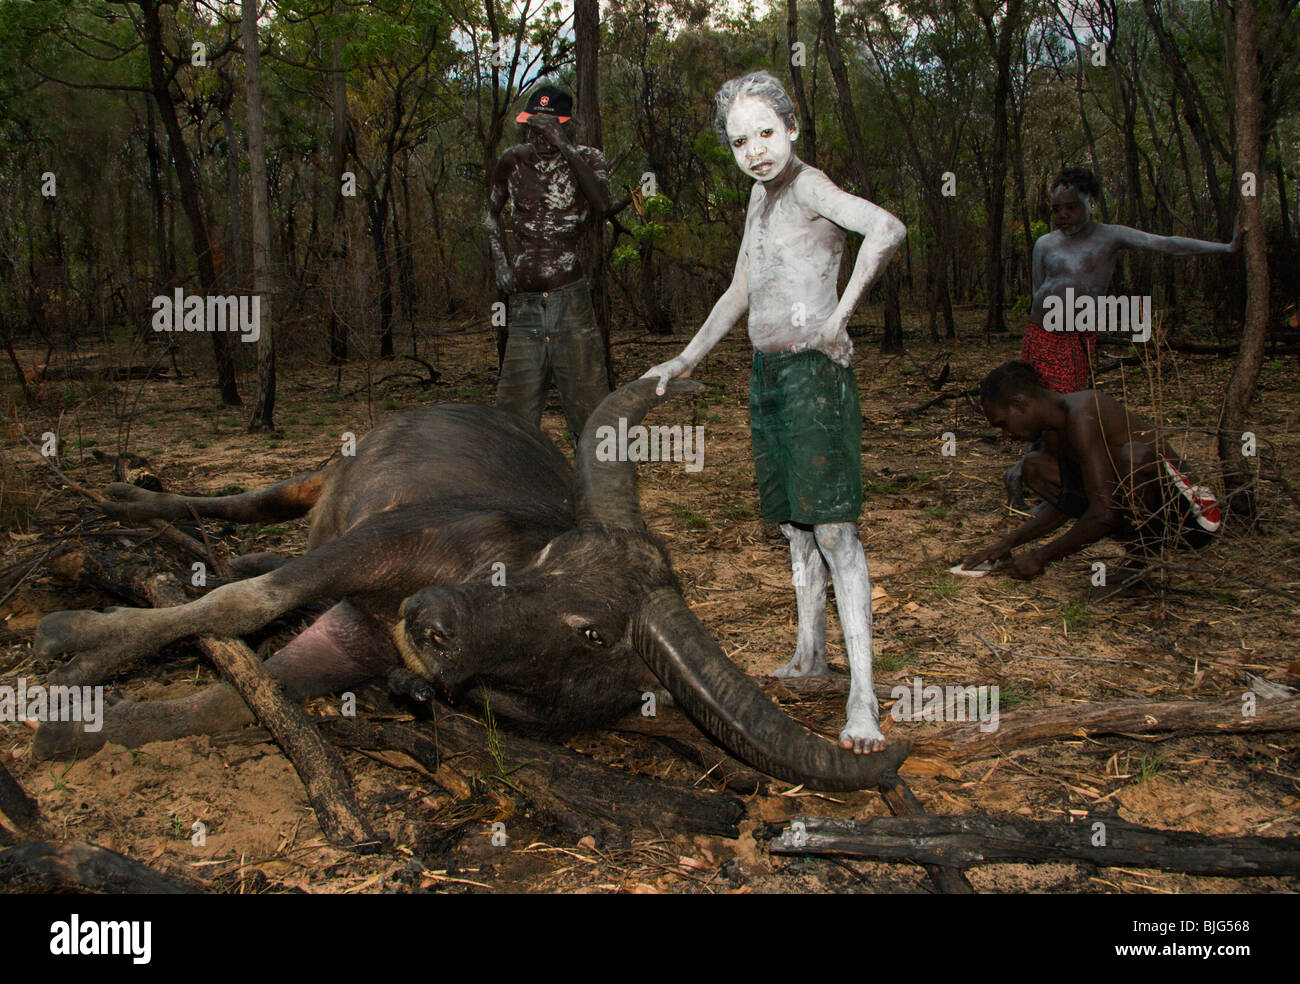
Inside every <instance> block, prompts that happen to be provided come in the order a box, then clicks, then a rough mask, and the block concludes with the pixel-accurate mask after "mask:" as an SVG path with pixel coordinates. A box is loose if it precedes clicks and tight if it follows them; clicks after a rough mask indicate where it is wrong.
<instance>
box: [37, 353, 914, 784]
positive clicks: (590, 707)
mask: <svg viewBox="0 0 1300 984" xmlns="http://www.w3.org/2000/svg"><path fill="white" fill-rule="evenodd" d="M655 385H656V381H655V380H653V379H642V380H638V381H636V382H633V383H630V384H628V385H627V386H624V387H623V388H622V389H620V390H618V391H617V392H615V393H612V394H611V395H610V396H609V397H607V398H606V399H605V401H604V402H603V403H602V404H601V405H600V407H599V408H598V409H597V410H596V412H595V413H594V414H593V415H592V417H591V419H590V420H589V421H588V423H587V426H586V429H585V431H584V433H583V437H582V440H581V442H580V444H579V448H578V453H577V475H576V476H575V474H574V470H573V468H572V467H571V466H570V465H569V463H568V461H567V460H566V459H565V458H564V456H563V455H562V454H560V452H559V451H558V450H557V449H556V448H555V446H554V445H553V444H552V443H551V442H550V441H549V440H548V439H547V437H546V436H545V435H544V434H543V433H542V432H541V431H540V430H539V429H537V428H536V427H534V426H532V425H531V424H529V423H527V422H525V421H524V420H522V419H520V418H518V417H516V416H514V415H512V414H510V413H507V412H505V411H502V410H499V409H497V408H495V407H488V406H477V405H469V404H455V403H452V404H440V405H436V406H429V407H421V408H419V409H414V410H408V411H406V412H405V413H402V414H400V415H398V416H396V417H394V418H392V419H391V420H388V421H386V422H385V423H383V424H381V425H380V426H379V427H376V428H375V429H374V430H373V431H371V432H370V433H369V434H367V435H366V436H365V437H364V438H363V439H362V440H361V441H360V442H359V443H358V444H357V446H356V453H355V455H353V456H349V457H341V458H339V459H336V460H335V461H334V462H333V463H331V464H330V465H329V466H328V467H326V468H325V469H323V470H322V471H319V472H315V473H313V474H310V475H304V476H301V477H298V478H292V479H289V480H288V481H285V482H281V483H280V484H278V485H275V486H272V487H271V488H269V489H264V490H260V491H255V492H245V493H241V494H239V495H230V496H221V497H218V498H202V497H187V496H176V495H167V494H160V493H155V492H148V491H145V490H143V489H139V488H136V487H134V486H130V485H121V484H115V485H111V486H109V494H110V495H111V496H112V497H113V498H114V499H116V500H118V501H116V502H106V503H105V504H104V508H105V511H106V512H107V513H108V514H109V515H110V516H113V517H116V518H120V519H123V520H130V521H136V522H138V521H142V520H146V519H151V518H162V519H178V518H183V517H185V516H187V515H189V513H190V510H191V509H193V510H194V511H195V512H196V513H197V514H198V515H200V516H209V517H215V518H220V519H225V520H232V521H236V522H274V521H277V520H284V519H289V518H292V517H297V516H302V515H306V514H308V513H310V515H311V532H310V536H309V539H308V545H307V552H306V553H305V554H304V555H303V556H301V557H296V558H293V559H290V560H287V561H284V562H283V563H281V564H280V565H279V566H274V567H273V569H271V570H269V571H267V572H265V573H260V574H258V575H257V576H254V577H249V578H247V579H246V580H239V581H234V582H232V583H229V584H224V585H222V586H220V587H217V588H215V589H214V590H212V591H211V592H209V593H208V594H206V595H205V596H203V597H202V598H200V599H198V600H197V601H193V602H190V603H188V604H185V605H179V606H177V607H174V608H160V609H136V608H124V609H116V610H111V611H108V612H90V611H67V612H56V613H54V614H52V615H49V616H47V617H46V618H45V619H44V620H43V621H42V622H41V624H40V627H39V628H38V630H37V634H36V641H35V644H34V648H35V651H36V654H37V655H38V656H40V657H44V658H47V659H49V658H54V657H57V656H65V655H66V656H71V657H73V658H72V659H71V660H70V661H69V662H67V663H64V664H63V665H61V666H59V667H57V668H55V669H54V670H53V671H52V672H51V673H50V674H49V678H48V679H49V682H50V683H61V684H82V685H84V684H88V683H94V682H96V681H98V680H100V679H103V678H104V677H105V676H106V675H107V674H108V673H109V672H111V670H112V669H113V668H114V667H117V666H120V665H121V664H122V663H123V662H125V661H126V660H127V659H130V658H133V657H137V656H142V655H146V654H148V653H152V652H154V651H155V650H157V649H158V648H159V647H161V646H164V645H166V644H167V643H169V642H172V641H174V640H177V639H180V638H182V637H185V636H190V635H202V634H218V635H238V634H242V633H248V632H253V631H255V630H257V629H259V628H260V627H262V626H263V625H265V624H266V623H268V622H269V621H271V620H272V619H274V618H276V617H278V616H280V615H282V614H284V613H285V612H288V611H290V610H292V609H294V608H297V607H299V606H302V605H304V604H307V603H310V602H319V601H336V602H337V604H335V605H334V606H333V607H332V608H330V609H329V610H328V611H327V612H326V613H325V614H323V615H322V616H321V617H320V618H319V619H317V621H316V622H315V623H313V624H312V625H311V626H310V627H309V628H308V629H306V630H305V631H303V632H302V633H301V634H299V635H298V636H297V637H296V638H295V639H294V640H293V641H292V642H290V643H289V644H288V645H287V646H286V647H285V648H284V649H282V650H281V651H280V652H278V653H276V654H275V655H274V656H272V657H271V659H270V660H268V662H267V667H268V669H270V670H271V671H272V672H273V673H274V674H275V676H276V677H278V678H279V679H280V680H281V681H282V682H283V683H284V684H285V687H286V689H287V690H288V692H289V694H290V696H292V697H296V698H300V699H301V698H307V697H311V696H319V695H323V694H329V693H336V692H339V691H341V690H345V689H347V688H349V687H353V686H356V685H357V684H359V683H361V682H363V681H364V680H366V679H368V678H370V677H373V676H376V675H378V674H382V673H385V672H389V671H391V670H393V669H395V668H397V667H399V666H400V665H401V664H405V666H406V668H407V669H408V670H409V671H412V672H414V673H415V674H418V675H419V676H420V677H422V678H424V679H426V680H428V681H431V682H432V684H433V685H434V686H436V687H437V688H438V689H440V690H442V691H443V692H445V693H446V694H447V695H449V696H450V697H451V698H452V699H453V700H461V699H465V700H470V701H475V700H477V699H479V698H480V695H481V694H482V693H484V692H486V693H487V694H488V695H489V696H490V699H491V706H492V710H493V712H494V714H495V715H496V716H497V717H498V718H501V719H504V720H506V721H514V722H518V723H520V724H523V725H527V726H530V727H532V728H535V729H536V728H542V729H546V730H549V731H554V732H562V731H566V730H568V731H572V730H577V729H581V728H584V727H589V726H592V725H597V724H601V723H607V722H609V721H611V720H613V719H615V718H617V717H619V716H620V715H623V714H626V713H628V712H630V711H632V710H634V709H635V708H637V707H638V706H639V705H640V703H641V700H642V694H643V693H644V692H645V691H646V690H647V689H649V688H652V687H653V686H655V683H654V681H655V678H658V680H659V681H661V682H662V684H663V685H664V686H665V687H666V688H667V689H668V691H669V692H670V693H671V694H672V695H673V698H674V699H675V700H676V702H677V703H678V705H679V706H680V707H681V708H682V709H683V710H684V711H685V712H686V713H687V714H688V715H689V716H690V717H691V718H692V720H694V721H695V723H696V724H697V725H698V726H699V727H700V728H701V729H702V730H704V731H705V732H706V733H707V734H709V735H710V736H712V738H713V739H714V740H715V741H716V742H717V743H718V744H720V745H721V746H722V747H724V748H725V749H726V750H727V751H728V752H730V753H731V754H732V755H733V756H735V757H736V758H738V759H740V760H742V761H744V762H746V763H748V764H749V765H751V766H753V767H755V768H756V769H759V770H761V771H763V772H766V773H768V774H770V775H772V776H775V777H777V778H779V779H782V780H785V781H787V782H793V783H806V784H807V785H808V786H809V787H812V788H816V789H826V790H841V789H857V788H864V787H869V786H872V785H874V784H875V783H876V780H877V778H878V777H879V776H880V774H881V773H882V772H884V771H885V770H887V769H892V768H895V767H897V766H898V764H899V763H900V762H902V760H903V759H904V758H905V757H906V755H907V750H908V748H907V744H906V742H899V743H897V744H894V745H892V746H890V747H889V748H887V749H885V750H884V751H882V752H877V753H873V754H869V755H855V754H853V753H852V752H849V751H845V750H843V749H841V748H839V747H837V746H836V745H834V744H832V743H831V742H829V741H826V740H824V739H822V738H821V737H819V736H817V735H815V734H812V733H811V732H809V731H807V730H805V729H804V728H802V727H800V726H799V725H797V724H796V723H795V722H794V721H792V720H791V719H790V718H789V717H788V716H787V715H786V714H785V713H784V712H783V711H782V710H781V709H780V708H779V707H778V706H777V705H776V704H774V703H773V702H772V701H771V700H770V699H769V698H768V697H767V696H766V695H765V694H764V693H763V692H762V691H761V690H760V689H759V688H758V687H757V686H756V685H755V683H754V682H753V681H752V680H751V679H750V678H749V677H748V676H746V674H745V673H744V672H742V671H741V670H740V669H739V668H738V667H736V666H735V665H734V664H732V663H731V661H730V660H728V659H727V657H726V655H725V654H724V653H723V652H722V650H721V648H720V647H719V646H718V644H717V643H716V642H715V641H714V640H713V638H712V637H711V636H710V634H709V632H708V630H707V629H705V628H704V626H703V625H702V624H701V623H700V622H699V621H698V620H697V619H696V618H695V616H694V615H693V614H691V611H690V609H689V608H688V607H687V605H686V603H685V601H684V600H683V598H682V595H681V590H680V587H679V585H678V582H677V579H676V577H675V576H674V574H673V571H672V567H671V566H670V564H669V561H668V556H667V553H666V552H665V550H664V547H663V546H662V544H661V543H660V542H659V540H658V539H657V538H656V537H655V536H654V535H653V534H651V533H650V532H649V531H648V530H647V529H646V526H645V523H644V522H643V520H642V518H641V510H640V504H639V500H638V497H637V492H636V465H635V463H632V462H627V461H601V460H598V456H597V455H596V453H595V451H594V448H595V446H596V443H597V441H596V437H595V435H596V434H597V433H599V432H600V428H602V427H603V426H612V427H615V428H616V429H617V427H618V424H619V421H620V418H622V419H623V420H624V421H625V424H624V426H625V427H629V428H630V427H632V426H635V425H636V424H638V423H640V421H641V420H642V419H643V418H644V417H645V414H646V412H647V411H648V410H649V409H650V407H651V406H653V405H654V404H655V403H657V402H659V401H660V399H662V398H656V397H655V395H654V392H655ZM699 388H701V387H699V385H698V384H697V383H692V382H689V381H686V380H682V381H678V382H674V383H673V384H672V385H671V386H670V387H669V392H670V394H674V393H675V394H680V393H684V392H694V391H696V390H698V389H699ZM503 580H504V584H502V581H503ZM251 720H252V717H251V714H250V713H249V711H248V710H247V708H245V706H244V704H243V703H242V701H241V700H240V699H239V697H238V695H237V694H236V693H235V691H234V689H233V688H231V687H230V686H229V685H227V684H217V685H215V686H212V687H209V688H207V689H205V690H202V691H200V692H198V693H196V694H195V695H193V696H191V697H188V698H183V699H181V700H174V701H148V702H128V701H123V702H121V703H118V704H115V705H113V706H112V707H110V708H109V709H108V711H107V712H106V714H105V721H104V727H103V730H102V731H101V732H99V733H98V734H97V735H82V734H81V733H80V731H79V730H76V731H73V730H71V729H73V728H79V726H69V725H43V726H42V727H41V729H40V730H39V731H38V732H37V735H36V748H35V751H36V754H37V755H42V756H51V755H56V754H60V753H61V752H66V751H68V750H69V748H70V747H71V746H73V745H75V744H77V743H80V745H81V747H82V748H86V747H87V745H88V744H89V743H93V744H96V745H97V744H102V743H103V741H105V740H108V741H114V742H119V743H122V744H127V745H138V744H142V743H143V742H146V741H151V740H157V739H160V738H171V737H179V736H181V735H185V734H194V733H201V732H215V731H222V730H232V729H235V728H238V727H241V726H242V725H244V724H246V723H249V722H250V721H251Z"/></svg>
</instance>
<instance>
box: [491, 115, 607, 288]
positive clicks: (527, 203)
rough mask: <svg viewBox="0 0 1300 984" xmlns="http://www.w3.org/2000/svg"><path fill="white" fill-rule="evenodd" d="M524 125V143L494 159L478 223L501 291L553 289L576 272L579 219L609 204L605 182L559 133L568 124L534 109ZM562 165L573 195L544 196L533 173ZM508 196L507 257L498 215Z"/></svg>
mask: <svg viewBox="0 0 1300 984" xmlns="http://www.w3.org/2000/svg"><path fill="white" fill-rule="evenodd" d="M522 126H523V127H524V128H525V129H526V131H527V133H528V140H529V142H528V143H525V144H519V145H517V146H514V147H511V148H510V149H509V150H507V151H506V152H505V153H504V154H502V155H501V159H500V160H499V161H498V162H497V166H496V170H495V171H493V173H492V192H491V196H490V197H489V199H488V214H487V218H486V220H485V222H484V225H485V226H486V228H487V234H488V243H489V245H490V246H491V248H492V266H493V270H494V272H495V275H496V282H497V286H498V287H500V288H501V290H503V291H504V292H506V293H507V294H514V293H517V292H526V293H531V292H537V291H545V290H553V289H555V288H557V287H563V286H564V285H566V284H571V283H573V282H574V281H575V280H578V279H579V278H581V277H582V275H583V271H582V265H581V260H580V255H581V247H582V240H583V236H584V224H585V222H586V221H589V220H599V219H603V218H604V217H605V216H606V215H607V214H608V213H609V209H610V197H609V189H608V187H607V186H606V184H605V182H604V181H602V180H601V179H600V177H599V175H597V174H596V172H595V170H593V169H592V167H591V165H590V164H589V163H587V161H586V159H585V158H584V157H583V156H582V154H581V153H580V152H579V150H578V148H577V146H576V145H575V144H574V143H573V141H572V140H571V139H570V136H569V134H568V133H566V132H565V126H566V124H562V123H560V122H559V121H558V120H557V119H556V118H555V117H554V116H548V115H547V114H545V113H534V114H533V115H531V116H530V117H529V118H528V119H527V121H526V122H525V123H523V124H522ZM521 165H524V166H521ZM566 166H567V169H568V171H569V173H570V174H571V175H572V177H573V179H574V180H576V184H577V188H576V191H577V192H578V194H575V195H573V196H571V197H572V200H571V201H569V202H567V203H564V202H561V201H559V200H551V201H548V197H547V185H546V183H545V182H544V181H543V180H542V178H541V177H540V176H539V175H538V171H539V170H542V171H546V170H549V169H551V168H559V167H566ZM556 178H563V176H562V175H559V174H556V175H554V176H553V177H552V182H554V181H555V180H556ZM507 201H511V202H513V205H514V228H515V245H516V250H515V258H514V262H513V263H511V261H510V259H509V257H507V255H506V249H505V225H504V223H503V221H502V213H503V211H504V210H505V207H506V202H507Z"/></svg>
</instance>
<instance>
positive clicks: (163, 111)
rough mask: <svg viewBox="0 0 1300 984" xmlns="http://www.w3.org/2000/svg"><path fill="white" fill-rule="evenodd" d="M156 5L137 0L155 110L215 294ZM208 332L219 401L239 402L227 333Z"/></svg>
mask: <svg viewBox="0 0 1300 984" xmlns="http://www.w3.org/2000/svg"><path fill="white" fill-rule="evenodd" d="M158 7H159V2H158V0H140V9H141V12H142V13H143V18H142V21H143V27H144V38H145V50H146V54H147V56H148V59H149V87H150V90H151V91H152V92H153V97H154V101H155V103H156V104H157V106H158V114H159V116H161V117H162V123H163V128H164V129H165V130H166V131H167V141H168V143H169V145H170V147H171V152H172V160H173V161H175V163H176V180H177V181H179V182H180V199H181V207H182V208H184V209H185V218H186V219H187V220H188V221H189V226H190V237H191V239H192V240H193V242H194V260H195V263H196V264H197V265H198V271H199V285H200V287H201V288H202V289H203V291H204V292H205V293H208V294H217V293H219V292H220V285H219V284H218V283H217V274H216V267H215V266H214V264H213V262H212V246H211V243H210V242H209V239H208V226H207V221H206V219H205V218H204V216H203V205H202V196H201V194H200V191H199V179H198V172H197V170H196V169H195V167H194V160H193V158H192V157H191V156H190V150H189V146H188V145H187V144H186V143H185V134H184V133H182V132H181V125H180V121H179V120H178V119H177V117H176V105H175V103H174V102H173V101H172V96H171V90H170V89H169V88H168V81H167V75H166V73H165V71H164V67H163V41H162V22H161V20H160V19H159V16H158ZM208 334H209V335H211V336H212V354H213V358H214V359H215V360H216V364H217V385H218V386H219V387H220V389H221V402H222V403H224V404H226V405H228V406H235V407H237V406H240V405H241V401H240V399H239V387H238V385H237V384H236V381H235V355H234V350H233V349H232V347H231V342H230V335H229V334H228V333H226V332H220V331H213V332H209V333H208Z"/></svg>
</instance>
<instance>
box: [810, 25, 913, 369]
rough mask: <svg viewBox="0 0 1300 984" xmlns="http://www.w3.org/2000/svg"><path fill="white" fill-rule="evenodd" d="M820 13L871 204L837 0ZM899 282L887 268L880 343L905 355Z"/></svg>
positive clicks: (837, 89) (870, 183)
mask: <svg viewBox="0 0 1300 984" xmlns="http://www.w3.org/2000/svg"><path fill="white" fill-rule="evenodd" d="M817 2H818V5H819V7H820V9H821V20H822V33H823V34H824V35H825V38H826V63H827V64H828V65H829V66H830V70H831V78H832V79H833V80H834V82H835V94H836V97H837V101H838V105H839V111H840V121H841V123H842V124H843V126H844V133H845V135H846V136H847V137H848V141H849V150H850V152H851V153H852V155H853V163H854V164H855V165H856V168H857V172H858V182H859V186H860V187H861V189H862V190H863V191H865V192H866V195H867V197H868V198H870V199H871V200H872V201H875V199H876V185H875V182H874V181H873V180H872V175H871V169H870V167H868V165H867V145H866V143H865V142H864V141H863V139H862V131H861V130H860V129H859V128H858V116H857V113H856V112H855V111H854V109H853V92H852V90H851V89H850V88H849V75H848V72H847V71H846V69H845V67H844V58H843V56H842V54H841V52H840V35H839V28H838V27H837V25H836V22H835V0H817ZM898 281H899V278H898V274H897V272H896V269H895V267H894V265H893V264H892V263H891V264H889V266H887V267H886V268H885V273H884V276H883V277H881V286H882V288H883V292H884V302H885V334H884V337H883V338H882V339H881V341H880V350H881V351H882V352H886V353H894V352H901V351H903V316H902V312H901V311H900V309H899V301H898V295H899V282H898Z"/></svg>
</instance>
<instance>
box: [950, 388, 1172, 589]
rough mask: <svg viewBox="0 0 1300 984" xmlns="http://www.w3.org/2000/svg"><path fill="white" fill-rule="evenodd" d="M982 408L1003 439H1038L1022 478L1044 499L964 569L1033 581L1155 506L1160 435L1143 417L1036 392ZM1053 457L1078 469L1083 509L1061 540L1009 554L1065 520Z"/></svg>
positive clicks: (1086, 397)
mask: <svg viewBox="0 0 1300 984" xmlns="http://www.w3.org/2000/svg"><path fill="white" fill-rule="evenodd" d="M981 406H982V407H983V410H984V415H985V416H986V417H987V418H988V421H989V423H991V424H992V425H993V426H994V427H999V428H1001V429H1002V432H1003V433H1004V434H1005V435H1006V436H1007V437H1010V438H1013V439H1015V440H1020V441H1033V440H1036V439H1038V438H1040V437H1041V439H1042V442H1043V450H1041V451H1032V452H1030V453H1029V454H1028V455H1026V456H1025V459H1024V476H1025V482H1026V484H1028V485H1029V486H1030V487H1031V488H1033V489H1034V491H1035V492H1037V493H1038V494H1039V495H1040V496H1042V497H1043V500H1044V501H1043V502H1042V503H1040V504H1039V505H1038V507H1037V508H1036V509H1035V511H1034V515H1033V516H1032V517H1031V518H1030V519H1028V520H1026V521H1025V522H1024V523H1022V524H1020V526H1018V527H1016V529H1014V530H1012V531H1011V533H1009V534H1008V535H1007V536H1005V537H1003V538H1002V539H1001V540H999V541H998V542H997V543H994V544H993V545H992V546H990V547H988V548H986V549H984V550H981V551H979V552H978V553H975V554H972V555H970V556H969V557H967V558H966V559H965V560H964V561H963V562H962V567H963V568H965V569H967V570H970V569H971V568H973V567H975V566H977V565H979V564H981V563H984V562H985V561H996V562H997V564H996V566H995V567H994V568H993V570H994V572H996V573H999V574H1008V575H1010V576H1011V577H1014V578H1017V579H1020V580H1027V579H1029V578H1032V577H1037V576H1038V575H1039V574H1041V573H1042V572H1043V569H1044V568H1045V567H1046V566H1047V565H1048V564H1050V563H1052V562H1053V561H1056V560H1060V559H1061V558H1062V557H1067V556H1069V555H1070V554H1073V553H1077V552H1078V551H1080V550H1082V549H1083V548H1084V547H1086V546H1087V545H1088V544H1090V543H1095V542H1096V541H1097V540H1100V539H1102V538H1103V537H1105V536H1108V535H1110V534H1113V533H1116V532H1119V531H1121V530H1122V529H1124V528H1125V527H1126V523H1125V520H1126V519H1127V518H1129V517H1132V516H1134V515H1135V514H1136V515H1139V516H1140V515H1143V514H1146V515H1149V514H1151V513H1154V512H1155V511H1157V510H1158V509H1159V508H1160V506H1161V488H1160V470H1159V457H1158V455H1157V448H1159V447H1160V446H1161V445H1160V440H1159V436H1158V434H1157V432H1156V430H1155V428H1154V427H1153V426H1152V425H1151V424H1150V423H1149V422H1148V421H1147V420H1145V419H1143V418H1142V417H1141V416H1140V415H1138V414H1136V413H1133V412H1131V411H1129V410H1126V409H1125V408H1124V407H1123V406H1122V405H1121V404H1119V403H1118V402H1116V401H1115V400H1114V399H1112V398H1111V397H1110V396H1108V395H1106V394H1105V393H1102V392H1100V391H1099V390H1080V391H1079V392H1077V393H1065V394H1062V393H1053V392H1051V391H1050V390H1046V389H1039V390H1038V391H1037V393H1036V394H1035V395H1032V396H1031V395H1025V394H1020V393H1016V394H1013V395H1012V396H1010V397H1008V398H1007V399H1006V400H1005V401H1004V402H1001V403H999V402H996V401H992V400H989V401H985V402H984V403H982V404H981ZM1058 453H1059V454H1060V456H1061V457H1062V458H1064V459H1066V460H1067V461H1076V462H1078V464H1079V465H1080V467H1081V469H1082V472H1083V484H1084V489H1085V491H1086V492H1087V496H1088V510H1087V512H1086V513H1085V514H1084V515H1083V516H1082V517H1080V518H1079V519H1078V520H1076V521H1075V523H1074V525H1073V526H1072V527H1070V529H1069V530H1068V531H1067V532H1065V533H1064V534H1062V535H1061V536H1058V537H1056V538H1055V539H1054V540H1051V541H1049V542H1048V543H1045V544H1043V545H1042V546H1040V547H1038V548H1037V549H1034V550H1028V551H1024V552H1022V553H1019V554H1016V555H1015V556H1012V555H1011V551H1012V549H1013V548H1015V547H1017V546H1020V545H1021V544H1024V543H1030V542H1032V541H1034V540H1037V539H1039V538H1040V537H1043V536H1046V535H1047V534H1048V533H1051V532H1052V531H1054V530H1056V529H1057V528H1058V527H1060V526H1061V525H1063V524H1064V523H1065V521H1066V520H1067V519H1069V516H1067V515H1066V514H1065V513H1064V512H1062V511H1061V510H1060V509H1058V508H1057V507H1056V506H1055V505H1054V503H1056V502H1057V501H1059V499H1060V492H1061V475H1060V468H1059V466H1058V464H1057V456H1058Z"/></svg>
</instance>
